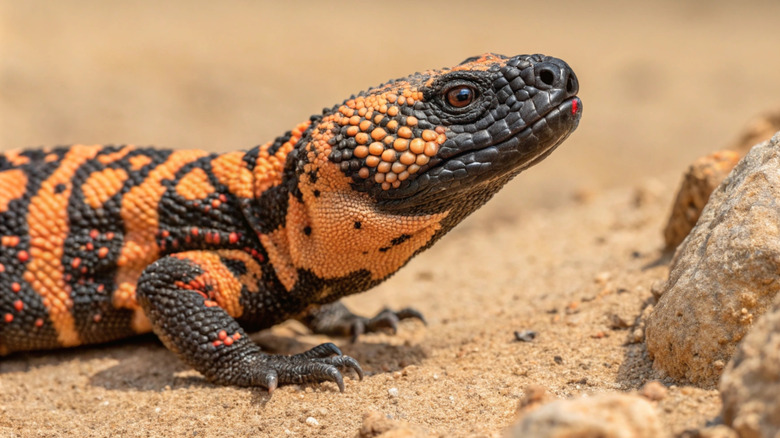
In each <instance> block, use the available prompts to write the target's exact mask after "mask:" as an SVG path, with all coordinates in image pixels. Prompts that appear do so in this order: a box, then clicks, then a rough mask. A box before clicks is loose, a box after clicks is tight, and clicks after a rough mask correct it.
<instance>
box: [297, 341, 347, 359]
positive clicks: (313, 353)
mask: <svg viewBox="0 0 780 438" xmlns="http://www.w3.org/2000/svg"><path fill="white" fill-rule="evenodd" d="M333 355H336V356H343V355H344V353H342V352H341V350H340V349H339V347H337V346H336V344H334V343H332V342H326V343H324V344H320V345H318V346H316V347H314V348H312V349H310V350H308V351H304V352H303V353H300V354H296V355H295V357H300V358H301V359H321V358H325V357H330V356H333Z"/></svg>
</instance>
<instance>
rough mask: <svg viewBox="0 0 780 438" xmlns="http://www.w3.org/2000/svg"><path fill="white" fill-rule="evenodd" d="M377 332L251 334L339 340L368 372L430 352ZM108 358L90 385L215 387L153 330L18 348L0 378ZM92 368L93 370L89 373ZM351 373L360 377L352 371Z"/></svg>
mask: <svg viewBox="0 0 780 438" xmlns="http://www.w3.org/2000/svg"><path fill="white" fill-rule="evenodd" d="M377 336H383V335H365V336H364V337H362V338H361V339H359V340H358V341H357V342H354V343H351V342H350V341H349V340H348V339H346V338H334V339H330V338H325V337H322V336H318V335H311V334H300V333H298V334H294V335H288V334H285V335H278V334H274V333H273V330H265V331H261V332H258V333H255V334H253V335H251V337H252V339H253V340H254V341H255V342H257V343H258V344H259V345H260V346H261V347H262V348H263V350H264V351H265V352H268V353H272V354H285V355H286V354H297V353H301V352H304V351H306V350H308V349H310V348H312V347H315V346H316V345H319V344H321V343H323V342H329V341H334V342H335V343H337V344H338V345H339V347H340V348H341V350H342V351H343V353H344V354H346V355H349V356H352V357H353V358H355V359H356V360H357V361H358V362H359V363H360V364H361V366H362V367H363V370H364V372H365V375H366V376H371V375H374V374H381V373H387V372H394V371H397V370H400V369H402V368H404V367H406V366H408V365H412V364H416V363H419V362H420V361H421V360H422V359H424V358H425V357H426V356H427V353H426V352H425V351H424V349H423V348H422V347H421V346H419V345H407V344H402V345H391V344H389V343H386V342H382V340H381V338H380V339H379V340H377V339H376V337H377ZM106 361H109V362H114V363H113V364H111V365H109V366H107V367H105V368H103V369H101V370H100V371H97V372H94V373H93V374H91V375H90V377H89V384H90V385H93V386H98V387H102V388H105V389H108V390H112V391H157V392H160V391H165V390H169V389H180V388H192V387H204V388H205V387H215V386H218V385H215V384H213V383H210V382H209V381H207V380H206V379H205V378H203V376H201V375H200V374H199V373H198V372H197V371H195V370H193V369H191V368H190V367H189V366H187V365H186V364H185V363H183V362H181V361H180V360H179V359H178V358H177V357H176V356H175V355H174V354H173V353H172V352H170V351H169V350H168V349H166V348H165V346H163V345H162V343H161V342H160V341H159V340H158V339H157V337H156V336H154V335H153V334H146V335H140V336H135V337H132V338H128V339H123V340H118V341H114V342H110V343H106V344H100V345H86V346H80V347H75V348H68V349H61V350H48V351H30V352H17V353H14V354H11V355H9V356H6V357H3V358H2V360H0V376H2V375H3V374H6V373H14V372H25V371H29V370H32V369H36V368H43V367H63V369H66V368H67V366H68V365H67V364H68V363H77V366H81V367H83V366H84V365H79V364H89V365H87V366H86V368H89V367H92V366H94V367H101V364H104V363H105V362H106ZM85 372H89V371H85ZM344 374H345V376H346V377H349V378H351V379H352V380H357V377H356V376H355V374H354V373H352V372H349V371H348V372H345V373H344ZM308 386H312V387H313V389H314V390H315V391H328V392H330V391H334V390H335V391H338V389H337V388H336V387H335V386H334V385H332V384H325V385H308ZM250 390H251V391H252V393H253V399H254V400H255V402H256V403H258V404H261V405H264V404H265V403H267V402H268V400H270V395H269V394H268V393H267V392H266V390H265V389H262V388H251V389H250Z"/></svg>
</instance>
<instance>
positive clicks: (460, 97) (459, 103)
mask: <svg viewBox="0 0 780 438" xmlns="http://www.w3.org/2000/svg"><path fill="white" fill-rule="evenodd" d="M476 96H477V93H476V92H475V91H474V89H473V88H471V87H469V86H468V85H459V86H457V87H455V88H451V89H450V90H448V91H447V103H449V104H450V105H452V106H453V107H455V108H463V107H465V106H467V105H468V104H470V103H471V102H474V98H475V97H476Z"/></svg>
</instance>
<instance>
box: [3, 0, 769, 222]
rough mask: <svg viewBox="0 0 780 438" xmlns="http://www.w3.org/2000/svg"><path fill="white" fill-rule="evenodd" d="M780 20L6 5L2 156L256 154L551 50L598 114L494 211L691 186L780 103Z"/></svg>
mask: <svg viewBox="0 0 780 438" xmlns="http://www.w3.org/2000/svg"><path fill="white" fill-rule="evenodd" d="M779 17H780V2H777V1H742V2H733V1H705V0H699V1H652V2H647V1H642V2H639V1H617V0H616V1H610V0H597V1H592V2H584V1H570V2H566V1H496V2H491V1H480V2H473V1H452V0H448V1H426V2H411V1H398V0H396V1H392V2H389V1H387V2H367V1H361V2H349V1H337V2H317V3H315V2H296V1H289V2H281V1H273V2H271V1H249V0H244V1H240V0H235V1H223V2H215V1H200V0H186V1H185V0H171V1H162V2H161V1H122V2H106V1H86V0H85V1H57V2H52V1H42V0H24V1H12V0H2V1H0V150H7V149H12V148H19V147H29V146H41V145H60V144H71V143H86V144H92V143H114V144H118V143H119V144H122V143H132V144H139V145H152V144H153V145H158V146H164V147H171V148H202V149H207V150H210V151H229V150H235V149H246V148H250V147H252V146H254V145H256V144H259V143H262V142H265V141H267V140H269V139H272V138H273V137H275V136H276V135H279V134H281V133H283V132H284V131H286V130H287V129H289V128H291V127H293V126H294V125H295V124H296V123H298V122H299V121H302V120H305V119H307V118H308V116H309V115H310V114H313V113H319V112H320V111H321V109H322V108H323V107H325V106H328V107H329V106H331V105H333V104H335V103H338V102H341V101H342V100H343V99H344V98H345V97H348V96H349V95H350V94H352V93H355V92H358V91H360V90H362V89H364V88H367V87H369V86H372V85H376V84H378V83H380V82H383V81H385V80H387V79H390V78H396V77H401V76H405V75H406V74H408V73H411V72H413V71H417V70H423V69H427V68H437V67H442V66H451V65H454V64H457V63H459V62H460V61H461V60H463V59H464V58H467V57H469V56H472V55H475V54H479V53H482V52H486V51H493V52H497V53H503V54H506V55H515V54H520V53H537V52H538V53H545V54H548V55H553V56H557V57H560V58H562V59H564V60H566V61H567V62H568V63H569V64H570V65H571V66H572V67H573V68H574V70H575V72H576V73H577V75H578V77H579V80H580V84H581V94H580V96H581V97H582V100H583V103H584V115H583V119H582V122H581V124H580V128H579V129H578V130H577V131H576V132H575V133H574V134H573V135H572V137H571V138H570V139H569V140H568V141H567V142H566V143H565V144H564V145H563V146H562V147H561V148H560V149H559V150H558V151H557V152H556V153H555V154H553V155H552V156H551V157H550V158H548V159H547V161H545V162H544V163H543V164H542V165H540V166H538V167H537V168H534V169H532V170H531V171H529V172H527V173H526V174H523V175H521V176H520V177H519V178H518V179H517V180H516V181H514V182H513V183H512V184H511V185H510V186H509V188H508V189H507V190H505V191H504V192H503V193H502V194H501V195H500V199H501V200H502V201H500V202H498V203H493V204H492V205H491V207H490V209H491V211H492V212H493V213H491V214H499V215H501V214H513V213H511V212H512V210H514V208H507V207H508V206H510V205H511V206H513V207H514V206H517V205H521V206H522V205H529V204H530V205H532V206H552V205H555V204H556V203H557V202H560V200H562V199H566V198H568V197H570V196H571V195H572V194H574V193H576V192H577V191H582V190H586V191H599V190H602V189H605V188H609V187H613V186H619V185H631V184H635V183H637V182H638V181H641V180H642V179H645V178H648V177H657V178H661V179H663V178H666V179H667V180H670V181H673V182H676V178H679V175H680V172H681V171H682V170H684V169H685V167H686V166H687V165H688V164H689V163H690V162H691V161H692V160H693V159H694V158H696V157H698V156H699V155H701V154H703V153H706V152H709V151H712V150H715V149H718V148H721V147H723V146H726V145H728V144H729V143H730V142H731V141H732V140H733V139H734V138H735V137H736V135H737V133H738V132H739V130H740V129H741V127H743V126H744V125H745V123H746V122H747V121H748V120H749V119H750V118H751V117H752V116H754V115H756V114H758V113H761V112H762V111H765V110H767V109H770V108H774V107H777V106H778V105H780V56H779V54H780V25H778V18H779ZM663 175H669V176H663ZM518 203H522V204H518ZM502 211H503V212H508V213H501V212H502ZM518 211H522V208H519V209H518Z"/></svg>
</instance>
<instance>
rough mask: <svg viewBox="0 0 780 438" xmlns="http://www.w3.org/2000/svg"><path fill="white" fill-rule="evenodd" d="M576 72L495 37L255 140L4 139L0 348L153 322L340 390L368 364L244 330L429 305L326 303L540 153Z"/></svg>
mask: <svg viewBox="0 0 780 438" xmlns="http://www.w3.org/2000/svg"><path fill="white" fill-rule="evenodd" d="M577 89H578V85H577V81H576V77H575V76H574V74H573V73H572V72H571V70H570V68H569V67H568V65H566V64H565V63H564V62H562V61H560V60H557V59H555V58H549V57H545V56H542V55H531V56H527V55H522V56H516V57H512V58H508V57H504V56H501V55H493V54H485V55H482V56H479V57H475V58H470V59H468V60H466V61H465V62H464V63H462V64H460V65H458V66H456V67H453V68H449V69H442V70H430V71H426V72H423V73H416V74H414V75H411V76H409V77H407V78H404V79H398V80H395V81H391V82H388V83H386V84H382V85H380V86H378V87H375V88H372V89H370V90H368V91H365V92H362V93H360V94H358V95H356V96H353V97H352V98H350V99H347V100H346V101H344V102H343V103H342V104H339V105H335V106H334V107H333V108H331V109H327V110H324V111H323V113H322V114H321V115H317V116H312V117H311V118H310V119H309V120H308V121H306V122H304V123H301V124H300V125H298V126H296V127H295V128H294V129H292V130H290V131H289V132H287V133H286V134H285V135H283V136H281V137H279V138H277V139H276V140H275V141H273V142H269V143H267V144H264V145H261V146H257V147H255V148H253V149H251V150H249V151H246V152H244V151H238V152H229V153H224V154H211V153H207V152H203V151H172V150H161V149H154V148H145V147H135V146H82V145H76V146H70V147H60V148H52V149H41V150H23V151H10V152H6V153H4V154H0V354H7V353H10V352H13V351H19V350H36V349H48V348H59V347H70V346H76V345H82V344H92V343H99V342H105V341H110V340H113V339H118V338H123V337H127V336H131V335H133V334H137V333H143V332H148V331H150V330H153V331H154V332H155V333H156V334H157V335H158V336H159V337H160V339H161V340H162V341H163V343H164V344H165V345H166V346H167V347H168V348H169V349H171V350H172V351H174V352H175V353H176V354H178V355H179V357H181V358H182V359H183V360H184V361H185V362H187V363H189V364H190V365H192V366H193V367H194V368H196V369H197V370H199V371H200V372H201V373H203V374H204V375H205V376H206V377H207V378H209V379H210V380H213V381H216V382H220V383H227V384H237V385H258V386H264V387H267V388H269V389H271V390H272V389H274V388H275V387H276V386H277V385H278V384H284V383H306V382H317V381H322V380H330V381H334V382H336V383H337V384H338V385H339V387H340V388H341V389H342V390H343V386H344V385H343V381H342V377H341V373H340V370H344V369H353V370H355V371H356V372H357V373H358V374H359V375H361V376H362V371H361V370H360V367H359V365H358V364H357V362H356V361H354V359H352V358H349V357H347V356H342V355H341V353H340V352H339V351H338V349H337V348H336V347H335V346H333V345H332V344H323V345H322V346H319V347H316V348H314V349H312V350H310V351H309V352H306V353H303V354H301V355H297V356H272V355H267V354H264V353H262V352H260V350H259V348H258V347H257V346H255V345H254V344H253V343H252V342H251V341H250V340H249V338H248V336H247V335H246V331H247V330H256V329H261V328H266V327H270V326H271V325H274V324H277V323H279V322H281V321H284V320H285V319H288V318H298V319H300V320H302V321H304V322H305V323H307V324H308V325H309V326H310V327H312V328H314V329H316V330H317V331H320V332H325V333H342V334H350V332H351V334H357V333H358V332H360V331H364V330H373V329H379V328H382V327H389V326H390V327H392V326H393V325H394V323H395V321H397V319H398V318H404V317H410V316H411V317H419V314H418V313H416V312H414V311H413V310H406V311H402V312H399V313H393V312H389V313H388V312H385V313H383V314H382V315H381V317H380V316H378V317H377V318H374V319H372V320H369V319H367V318H362V317H359V316H356V315H353V314H351V313H350V312H349V311H347V310H346V309H345V308H343V307H342V306H340V305H339V304H338V303H335V302H336V301H337V300H338V299H339V298H341V297H343V296H345V295H348V294H352V293H356V292H360V291H364V290H366V289H369V288H371V287H373V286H374V285H376V284H378V283H379V282H381V281H383V280H385V279H386V278H388V277H389V276H390V275H392V274H393V273H394V272H396V271H397V270H398V269H400V268H401V267H402V266H403V265H404V264H406V263H407V262H408V261H409V259H410V258H412V257H413V256H414V255H415V254H417V253H418V252H420V251H422V250H424V249H425V248H427V247H429V246H430V245H431V244H433V243H434V242H435V241H436V240H437V239H438V238H439V237H441V236H442V235H443V234H444V233H446V232H447V231H448V230H449V229H451V228H452V227H453V226H454V225H456V224H457V223H458V222H460V221H461V220H462V219H463V218H464V217H465V216H467V215H468V214H470V213H471V212H473V211H474V210H475V209H477V208H478V207H479V206H480V205H482V204H483V203H484V202H486V201H487V200H488V199H489V198H490V197H491V196H492V195H493V194H494V193H495V192H496V191H497V190H498V189H500V188H501V186H503V185H504V184H505V183H506V182H507V181H508V180H509V179H511V178H512V177H514V176H515V175H516V174H517V173H519V172H520V171H522V170H524V169H525V168H527V167H529V166H531V165H533V164H535V163H536V162H538V161H540V160H541V159H543V158H544V157H545V156H547V154H549V153H550V152H551V151H552V150H553V149H554V148H555V147H556V146H557V145H558V144H560V143H561V142H562V141H563V140H564V139H565V138H566V137H567V136H568V135H569V134H570V133H571V132H572V131H573V130H574V129H575V128H576V126H577V123H578V121H579V118H580V115H581V111H582V109H581V108H582V104H581V102H580V100H579V99H578V98H577V97H576V93H577ZM331 303H332V304H331ZM323 315H325V316H327V317H323ZM334 315H335V316H334ZM323 321H329V322H328V323H327V324H324V323H323Z"/></svg>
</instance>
